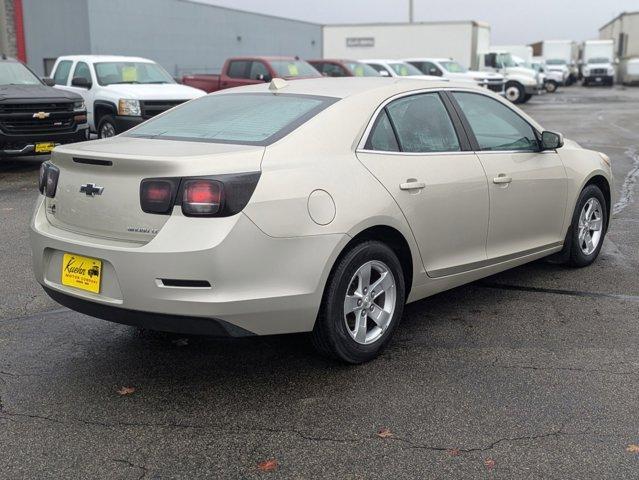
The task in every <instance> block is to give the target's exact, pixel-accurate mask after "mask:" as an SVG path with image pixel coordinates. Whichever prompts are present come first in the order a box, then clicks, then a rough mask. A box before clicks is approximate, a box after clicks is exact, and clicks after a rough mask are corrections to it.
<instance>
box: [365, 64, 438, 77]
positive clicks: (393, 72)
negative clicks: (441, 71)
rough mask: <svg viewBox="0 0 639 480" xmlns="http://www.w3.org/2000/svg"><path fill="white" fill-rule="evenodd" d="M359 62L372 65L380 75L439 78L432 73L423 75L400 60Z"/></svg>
mask: <svg viewBox="0 0 639 480" xmlns="http://www.w3.org/2000/svg"><path fill="white" fill-rule="evenodd" d="M360 62H362V63H365V64H366V65H369V66H370V67H373V68H374V69H375V70H377V72H378V73H379V74H380V75H381V76H382V77H412V78H419V79H422V80H439V81H441V78H439V77H435V76H434V75H424V74H423V73H422V72H420V71H419V70H418V69H417V68H415V67H413V66H412V65H411V64H409V63H406V62H402V61H401V60H382V59H375V60H372V59H371V60H360Z"/></svg>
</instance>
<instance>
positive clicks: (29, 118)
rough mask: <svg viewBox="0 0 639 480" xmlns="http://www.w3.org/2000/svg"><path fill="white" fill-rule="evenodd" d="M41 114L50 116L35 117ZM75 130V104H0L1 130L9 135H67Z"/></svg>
mask: <svg viewBox="0 0 639 480" xmlns="http://www.w3.org/2000/svg"><path fill="white" fill-rule="evenodd" d="M41 112H44V113H45V114H48V116H46V117H45V118H38V117H34V115H36V114H38V113H41ZM74 128H75V121H74V119H73V102H64V103H24V104H0V130H2V131H3V132H5V133H7V134H13V135H24V134H47V133H65V132H72V131H73V130H74Z"/></svg>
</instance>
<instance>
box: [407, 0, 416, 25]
mask: <svg viewBox="0 0 639 480" xmlns="http://www.w3.org/2000/svg"><path fill="white" fill-rule="evenodd" d="M414 1H415V0H408V22H409V23H413V22H414V21H415V5H414Z"/></svg>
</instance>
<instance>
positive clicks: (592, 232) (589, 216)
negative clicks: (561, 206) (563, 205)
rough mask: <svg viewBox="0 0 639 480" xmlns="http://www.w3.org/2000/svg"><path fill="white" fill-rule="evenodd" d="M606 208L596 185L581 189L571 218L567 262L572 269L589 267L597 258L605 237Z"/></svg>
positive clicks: (604, 200) (606, 223)
mask: <svg viewBox="0 0 639 480" xmlns="http://www.w3.org/2000/svg"><path fill="white" fill-rule="evenodd" d="M606 225H608V207H607V205H606V199H605V198H604V196H603V193H602V192H601V190H600V189H599V187H597V186H596V185H588V186H587V187H586V188H584V189H583V191H582V192H581V195H580V196H579V200H578V201H577V206H576V207H575V211H574V213H573V217H572V226H571V232H570V257H569V262H570V265H572V266H573V267H585V266H588V265H590V264H591V263H592V262H594V261H595V259H596V258H597V257H598V256H599V252H600V251H601V246H602V244H603V241H604V237H605V236H606Z"/></svg>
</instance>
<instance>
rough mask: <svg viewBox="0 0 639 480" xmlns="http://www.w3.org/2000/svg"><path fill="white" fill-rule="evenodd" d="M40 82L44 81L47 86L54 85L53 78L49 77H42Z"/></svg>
mask: <svg viewBox="0 0 639 480" xmlns="http://www.w3.org/2000/svg"><path fill="white" fill-rule="evenodd" d="M42 83H44V84H45V85H46V86H47V87H53V86H54V85H55V82H54V81H53V78H49V77H42Z"/></svg>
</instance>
